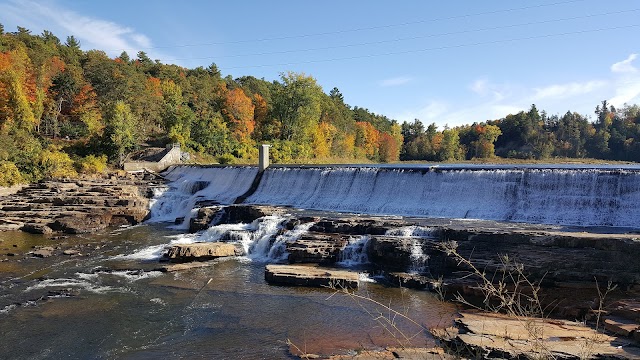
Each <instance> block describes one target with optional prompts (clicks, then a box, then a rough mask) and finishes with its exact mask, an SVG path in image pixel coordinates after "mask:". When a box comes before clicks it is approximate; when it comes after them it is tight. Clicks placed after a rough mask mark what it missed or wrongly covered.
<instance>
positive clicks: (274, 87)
mask: <svg viewBox="0 0 640 360" xmlns="http://www.w3.org/2000/svg"><path fill="white" fill-rule="evenodd" d="M145 142H147V143H154V144H162V143H169V142H178V143H180V144H181V145H182V146H183V147H184V148H186V149H189V150H190V151H191V152H192V153H194V154H200V155H202V156H205V157H208V159H209V160H212V161H216V160H217V161H220V162H225V163H229V162H236V161H240V162H247V161H253V159H255V158H257V146H256V145H257V144H258V143H263V142H264V143H270V144H272V145H273V148H272V156H273V158H274V159H273V160H274V161H275V162H292V161H296V160H300V159H309V160H312V161H319V162H321V161H331V160H345V161H358V160H365V159H368V160H370V161H375V162H377V161H383V162H384V161H395V160H398V158H399V154H400V148H401V146H402V136H401V134H400V125H399V124H398V123H397V122H395V121H392V120H390V119H388V118H387V117H385V116H381V115H376V114H373V113H371V112H370V111H368V110H367V109H364V108H360V107H357V106H356V107H351V106H349V105H347V104H345V102H344V98H343V96H342V94H341V93H340V91H339V90H338V89H337V88H334V89H332V90H331V91H330V92H329V94H326V93H324V92H323V90H322V88H321V87H320V86H319V85H318V84H317V82H316V80H315V79H314V78H312V77H311V76H307V75H304V74H298V73H286V74H282V75H281V77H280V79H279V80H278V81H273V82H268V81H265V80H263V79H257V78H255V77H251V76H244V77H240V78H237V79H232V78H231V77H230V76H227V77H224V78H223V77H222V76H221V74H220V71H218V69H217V67H216V65H215V64H212V65H211V66H209V67H207V68H203V67H198V68H195V69H186V68H183V67H180V66H177V65H171V64H163V63H161V62H160V61H158V60H155V61H153V60H151V59H150V58H149V57H148V56H147V54H145V53H144V52H142V51H141V52H139V53H138V54H137V55H136V58H131V57H130V56H129V55H128V54H127V53H126V52H123V53H122V54H121V55H120V56H118V57H116V58H110V57H109V56H107V54H106V53H105V52H103V51H99V50H90V51H86V52H85V51H82V50H81V49H80V44H79V42H78V41H77V40H76V39H75V38H74V37H73V36H70V37H68V38H67V39H66V41H65V42H64V43H62V42H61V41H60V39H58V38H57V37H56V36H55V35H54V34H52V33H51V32H49V31H44V32H43V33H42V34H41V35H33V34H31V33H30V31H29V30H27V29H25V28H21V27H19V28H18V30H17V31H16V32H9V33H6V32H4V29H3V28H2V27H1V25H0V145H1V149H0V161H1V162H2V166H4V167H7V168H11V169H13V170H16V169H17V171H19V172H20V173H21V174H22V176H23V177H24V178H25V179H26V180H36V179H39V178H42V177H44V176H56V175H61V174H68V173H72V172H73V171H74V170H75V171H77V170H79V169H80V168H81V166H80V165H81V163H80V165H79V161H80V160H82V159H86V158H87V157H88V156H91V158H90V160H91V162H92V163H95V162H96V161H98V160H99V159H103V160H104V159H105V157H106V159H108V160H109V161H110V162H111V163H113V164H118V163H121V162H122V161H123V160H124V159H125V156H126V155H127V154H128V153H129V152H131V151H132V150H135V149H136V148H138V147H139V146H140V145H141V144H143V143H145ZM98 162H100V161H98ZM14 165H15V169H14ZM74 165H75V166H74ZM13 172H15V171H13ZM0 182H1V181H0Z"/></svg>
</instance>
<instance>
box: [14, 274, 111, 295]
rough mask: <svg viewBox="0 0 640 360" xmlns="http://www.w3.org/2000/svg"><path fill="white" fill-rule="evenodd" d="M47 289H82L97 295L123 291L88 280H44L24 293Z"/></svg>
mask: <svg viewBox="0 0 640 360" xmlns="http://www.w3.org/2000/svg"><path fill="white" fill-rule="evenodd" d="M46 288H81V289H84V290H87V291H89V292H92V293H97V294H100V293H105V292H111V291H121V289H117V288H114V287H111V286H100V285H96V284H93V283H92V282H90V281H87V280H82V279H67V278H61V279H46V280H42V281H40V282H38V283H36V284H35V285H32V286H29V287H28V288H26V289H25V290H24V291H25V292H29V291H33V290H37V289H46Z"/></svg>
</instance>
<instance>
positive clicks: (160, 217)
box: [150, 166, 258, 227]
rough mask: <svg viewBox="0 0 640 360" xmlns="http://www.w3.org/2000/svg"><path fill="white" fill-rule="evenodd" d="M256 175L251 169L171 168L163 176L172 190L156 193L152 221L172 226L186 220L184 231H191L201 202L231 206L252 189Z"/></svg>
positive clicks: (162, 189)
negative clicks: (192, 219) (178, 221)
mask: <svg viewBox="0 0 640 360" xmlns="http://www.w3.org/2000/svg"><path fill="white" fill-rule="evenodd" d="M257 173H258V168H256V167H250V166H244V167H239V166H235V167H233V166H227V167H197V166H175V167H172V168H170V169H169V170H168V171H167V172H165V173H164V174H163V175H164V177H165V178H166V179H167V180H169V181H170V184H169V186H168V187H164V188H161V189H156V190H155V194H154V195H155V196H154V199H153V200H152V201H151V204H150V212H151V218H150V221H152V222H164V221H170V222H173V221H174V220H175V219H176V218H180V217H183V218H185V221H184V222H183V227H188V226H189V219H190V217H191V211H192V209H193V208H194V207H195V205H196V204H197V203H198V202H202V201H211V202H215V203H218V204H223V205H225V204H231V203H233V202H234V201H235V199H236V198H237V197H238V196H240V195H242V194H244V193H245V192H246V191H247V190H248V189H249V187H251V184H252V182H253V179H254V178H255V177H256V174H257Z"/></svg>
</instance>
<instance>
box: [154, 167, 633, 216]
mask: <svg viewBox="0 0 640 360" xmlns="http://www.w3.org/2000/svg"><path fill="white" fill-rule="evenodd" d="M257 174H258V169H257V168H256V167H206V168H198V167H189V166H178V167H175V168H172V169H171V170H170V171H169V173H168V178H169V179H171V180H174V183H173V185H172V186H173V187H174V189H175V190H176V191H181V192H183V194H184V196H187V195H188V196H191V197H193V196H195V197H198V198H199V199H201V200H203V199H206V200H212V201H215V202H218V203H220V204H230V203H233V202H234V201H235V199H236V198H238V197H239V196H241V195H244V196H245V197H246V200H244V203H250V204H265V205H282V206H291V207H295V208H301V209H314V210H327V211H338V212H354V213H365V214H376V215H401V216H414V217H434V218H455V219H482V220H497V221H510V222H525V223H536V224H554V225H575V226H614V227H630V228H638V227H640V226H639V224H640V222H639V219H640V171H638V170H635V169H613V168H612V169H608V168H579V167H576V168H571V167H564V168H537V167H531V168H515V167H514V168H509V167H496V168H490V167H489V168H477V167H469V168H465V167H450V168H446V167H444V168H426V167H425V168H417V167H416V168H402V167H366V166H362V167H360V166H317V167H315V166H304V167H293V166H273V167H269V168H267V169H266V170H265V171H264V173H263V174H262V177H261V179H260V181H259V183H258V185H257V186H256V187H255V189H254V190H255V191H253V193H250V194H247V190H249V188H250V187H251V185H252V182H253V180H254V178H255V176H256V175H257ZM176 184H179V186H178V187H176ZM254 185H255V184H254ZM166 205H169V204H166ZM176 205H177V204H176ZM186 205H187V204H186V203H185V204H183V206H186ZM172 206H173V205H172Z"/></svg>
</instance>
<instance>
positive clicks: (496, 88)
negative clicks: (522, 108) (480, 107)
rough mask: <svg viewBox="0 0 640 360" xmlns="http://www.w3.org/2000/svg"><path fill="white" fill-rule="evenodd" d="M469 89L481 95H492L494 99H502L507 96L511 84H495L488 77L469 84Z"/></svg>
mask: <svg viewBox="0 0 640 360" xmlns="http://www.w3.org/2000/svg"><path fill="white" fill-rule="evenodd" d="M469 89H470V90H471V91H473V92H474V93H476V94H478V95H480V96H483V97H484V96H488V95H491V96H492V97H493V101H500V100H503V99H504V98H505V97H507V95H508V93H509V85H506V84H494V83H491V82H490V81H489V80H488V79H487V78H479V79H477V80H475V81H474V82H473V83H471V84H470V85H469Z"/></svg>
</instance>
